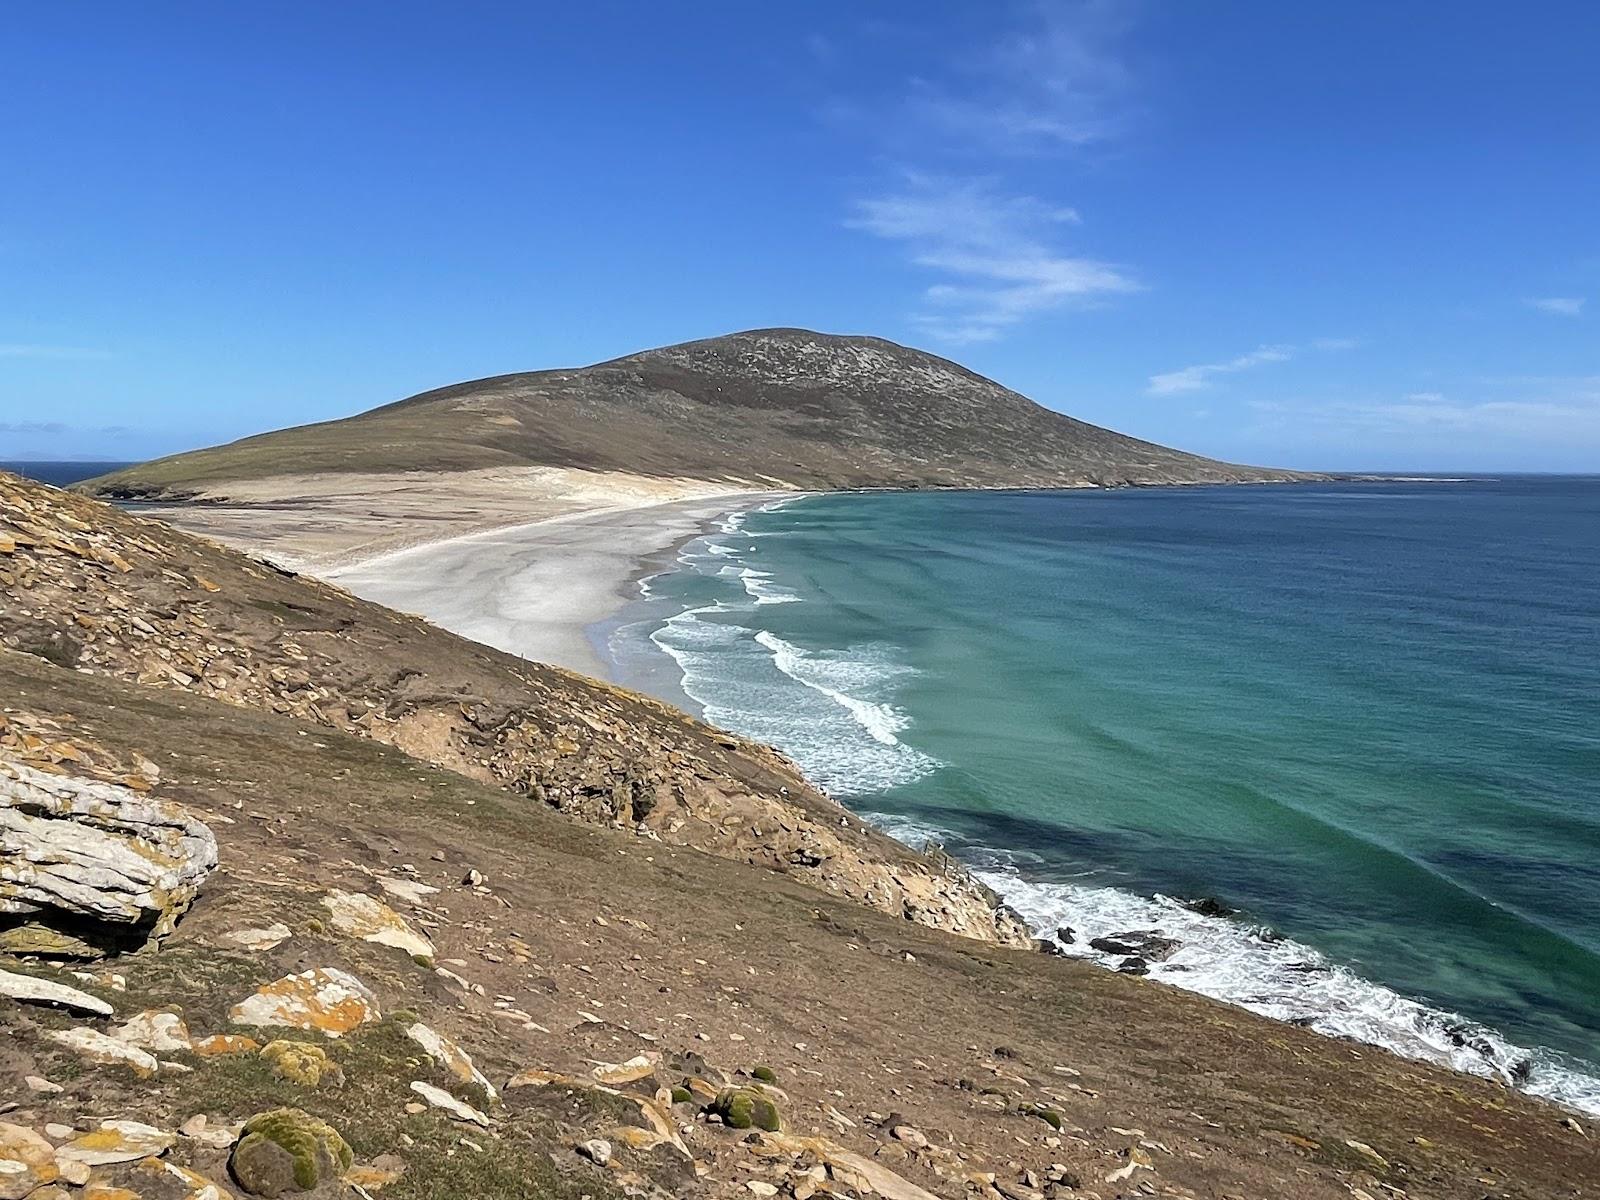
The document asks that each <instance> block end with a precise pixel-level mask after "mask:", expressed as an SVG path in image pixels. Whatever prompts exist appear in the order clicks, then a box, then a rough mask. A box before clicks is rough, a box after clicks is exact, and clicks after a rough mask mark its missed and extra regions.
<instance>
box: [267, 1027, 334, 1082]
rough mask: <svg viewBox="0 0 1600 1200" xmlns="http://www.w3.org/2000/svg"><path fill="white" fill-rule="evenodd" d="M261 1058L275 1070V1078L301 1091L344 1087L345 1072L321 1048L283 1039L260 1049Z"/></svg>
mask: <svg viewBox="0 0 1600 1200" xmlns="http://www.w3.org/2000/svg"><path fill="white" fill-rule="evenodd" d="M261 1057H262V1058H263V1059H265V1060H266V1061H267V1063H268V1064H269V1065H270V1066H271V1067H272V1072H273V1074H275V1075H277V1076H278V1077H279V1078H280V1079H287V1080H288V1081H289V1082H290V1083H298V1084H300V1085H301V1086H302V1087H309V1088H316V1087H321V1086H323V1085H324V1084H327V1085H328V1086H330V1087H342V1086H344V1071H343V1069H342V1068H341V1067H340V1066H339V1064H338V1063H336V1062H334V1061H333V1060H332V1059H331V1058H329V1057H328V1052H327V1051H326V1050H324V1049H322V1047H320V1046H312V1045H308V1044H307V1043H305V1042H291V1041H286V1040H283V1039H279V1040H278V1041H274V1042H268V1043H267V1044H266V1045H265V1046H263V1047H262V1048H261Z"/></svg>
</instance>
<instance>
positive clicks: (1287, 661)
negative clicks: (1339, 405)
mask: <svg viewBox="0 0 1600 1200" xmlns="http://www.w3.org/2000/svg"><path fill="white" fill-rule="evenodd" d="M649 590H650V599H649V601H648V604H647V606H646V608H645V609H643V610H641V613H640V623H639V624H636V625H633V626H631V627H629V628H626V629H624V630H623V631H621V633H620V635H619V636H621V637H624V638H626V637H630V636H631V637H636V638H637V637H639V636H642V635H644V634H650V635H653V641H654V644H655V645H657V646H660V647H662V648H664V649H666V650H667V651H669V652H670V653H671V654H672V656H673V658H674V659H675V660H676V661H677V662H678V665H679V666H680V667H681V668H682V669H683V672H684V687H685V688H686V690H687V691H688V692H689V694H690V695H691V696H693V697H694V698H695V699H696V700H697V701H698V702H700V703H701V704H702V705H703V706H704V707H705V709H706V711H707V714H708V715H709V716H710V717H711V718H713V719H714V720H718V721H720V722H723V723H725V724H727V725H730V726H732V727H735V728H738V729H741V730H744V731H746V732H749V733H751V734H753V735H755V736H759V737H763V738H766V739H768V740H770V741H772V742H774V743H775V744H777V745H779V746H781V747H783V748H784V749H786V750H788V751H789V752H790V753H791V754H793V755H795V756H796V758H797V759H798V760H799V761H800V763H801V764H802V766H804V767H805V768H806V769H807V770H808V772H809V773H811V774H812V775H813V777H814V778H817V779H819V780H820V781H821V782H823V783H824V784H825V785H826V786H828V787H829V788H830V789H831V790H833V791H834V792H835V793H836V794H838V795H841V796H842V797H845V798H846V799H847V800H848V802H849V803H851V804H852V806H854V807H856V808H858V809H860V810H861V811H863V812H866V813H868V814H870V815H872V816H873V817H874V819H877V820H879V821H881V822H882V823H884V824H885V825H886V826H887V827H888V828H890V829H891V830H892V831H895V832H897V833H899V834H900V835H901V836H904V837H907V838H909V839H912V840H916V839H917V838H918V837H926V836H930V835H933V836H938V837H939V838H940V840H944V841H947V842H949V843H950V844H951V845H952V847H953V848H955V849H957V850H958V851H959V852H960V853H961V854H962V855H963V857H965V858H966V859H967V860H968V861H969V862H971V863H973V864H974V865H975V866H977V867H978V868H979V869H980V870H981V871H983V872H984V874H985V876H986V878H989V879H990V880H991V881H992V882H994V883H996V884H997V885H998V886H1000V887H1001V888H1002V890H1004V892H1005V893H1006V895H1007V896H1008V898H1010V899H1011V900H1012V902H1013V903H1014V904H1016V905H1017V907H1018V908H1019V909H1021V910H1022V911H1023V912H1024V913H1025V915H1027V916H1029V917H1030V919H1032V920H1034V921H1035V922H1036V924H1037V925H1038V926H1039V928H1040V929H1041V930H1045V931H1049V930H1053V929H1054V928H1056V927H1057V926H1059V925H1062V924H1065V925H1069V926H1071V927H1072V928H1073V929H1074V930H1075V931H1076V934H1077V936H1076V937H1075V938H1074V941H1073V943H1072V944H1071V945H1070V946H1069V947H1068V949H1069V950H1071V951H1072V952H1075V953H1091V952H1090V951H1089V950H1088V949H1087V947H1086V946H1085V941H1086V940H1087V938H1089V937H1092V936H1095V934H1096V933H1106V932H1115V931H1118V930H1125V929H1142V928H1153V927H1158V926H1159V927H1162V928H1164V929H1165V930H1166V931H1167V932H1168V933H1169V934H1173V935H1175V936H1177V937H1179V938H1180V940H1182V941H1183V942H1184V948H1183V950H1181V951H1180V952H1179V953H1178V954H1177V955H1175V956H1174V957H1173V959H1172V960H1171V961H1170V962H1168V963H1164V964H1158V965H1157V966H1156V967H1155V968H1154V969H1153V970H1154V973H1155V974H1157V975H1159V976H1161V977H1163V978H1166V979H1168V980H1169V981H1170V982H1174V983H1179V984H1181V985H1183V986H1189V987H1194V988H1195V989H1196V990H1200V991H1206V992H1208V993H1210V994H1214V995H1220V996H1223V997H1224V998H1227V999H1231V1000H1235V1001H1236V1002H1240V1003H1245V1004H1248V1005H1250V1006H1251V1007H1255V1008H1257V1009H1259V1010H1260V1011H1264V1012H1269V1013H1271V1014H1272V1015H1275V1016H1280V1017H1283V1018H1285V1019H1291V1020H1300V1021H1302V1022H1304V1023H1307V1024H1312V1025H1315V1026H1316V1027H1318V1028H1323V1029H1326V1030H1328V1031H1329V1032H1337V1033H1342V1034H1350V1035H1353V1036H1359V1037H1363V1038H1365V1039H1366V1040H1370V1041H1377V1042H1382V1043H1384V1044H1388V1045H1391V1046H1394V1047H1395V1048H1397V1049H1401V1050H1403V1051H1405V1052H1407V1053H1413V1054H1418V1055H1422V1056H1427V1057H1433V1058H1439V1059H1443V1060H1446V1061H1452V1062H1455V1063H1456V1065H1458V1066H1463V1067H1466V1068H1467V1069H1474V1070H1483V1071H1489V1072H1497V1073H1500V1074H1503V1075H1506V1076H1508V1077H1511V1076H1518V1075H1521V1074H1525V1073H1527V1072H1528V1071H1529V1070H1533V1072H1534V1079H1533V1082H1532V1086H1533V1087H1534V1089H1535V1090H1542V1091H1545V1092H1547V1093H1551V1094H1558V1095H1561V1096H1563V1097H1565V1098H1567V1099H1568V1100H1571V1101H1573V1102H1576V1103H1580V1104H1586V1105H1591V1104H1592V1105H1594V1106H1600V1084H1596V1083H1595V1082H1594V1081H1593V1080H1592V1079H1589V1078H1587V1075H1588V1068H1586V1067H1584V1066H1582V1065H1581V1064H1574V1063H1572V1062H1563V1061H1562V1059H1561V1057H1560V1056H1561V1055H1566V1056H1572V1057H1574V1058H1577V1059H1588V1060H1596V1059H1600V904H1597V901H1600V481H1596V480H1588V479H1559V480H1557V479H1513V480H1505V481H1488V480H1481V481H1470V482H1465V483H1445V484H1431V485H1414V484H1412V485H1408V484H1383V485H1344V486H1338V487H1327V488H1307V487H1273V488H1234V489H1194V490H1179V491H1138V492H1133V491H1129V492H1115V493H1098V492H1097V493H1015V494H986V495H972V494H882V495H852V496H832V497H816V498H810V499H806V500H803V501H799V502H796V503H792V504H788V505H785V506H783V507H781V508H779V509H777V510H775V511H767V512H760V513H754V514H750V515H749V516H748V517H747V518H745V519H744V520H743V521H742V522H740V521H733V522H730V523H729V527H728V528H727V529H725V530H724V531H722V532H720V533H718V534H715V535H713V536H711V537H709V538H706V539H702V541H700V542H699V543H696V544H695V545H693V546H691V547H690V548H689V549H688V550H687V551H686V552H685V553H684V555H683V556H682V558H681V561H680V563H679V566H678V569H676V570H675V571H673V572H671V573H669V574H666V575H663V576H658V577H657V578H655V579H654V580H652V581H650V584H649ZM1199 895H1214V896H1220V897H1221V898H1223V899H1224V900H1225V901H1227V902H1228V903H1229V904H1230V905H1233V906H1235V907H1237V908H1240V909H1242V910H1244V917H1242V918H1241V919H1235V920H1216V919H1206V918H1201V917H1197V916H1195V915H1194V914H1193V913H1190V912H1188V911H1187V910H1184V909H1181V908H1179V907H1178V906H1176V905H1174V904H1171V903H1166V902H1163V901H1161V900H1159V899H1155V897H1158V896H1176V897H1184V896H1199ZM1263 926H1266V927H1270V928H1271V929H1272V930H1274V931H1277V933H1279V934H1281V935H1284V936H1285V938H1286V939H1287V940H1284V941H1277V940H1273V937H1275V936H1276V935H1273V937H1262V936H1261V935H1260V927H1263ZM1098 957H1102V958H1106V957H1107V956H1104V955H1100V956H1098ZM1108 961H1114V960H1112V959H1109V958H1108ZM1417 1002H1420V1003H1417ZM1450 1014H1460V1016H1461V1017H1462V1018H1465V1020H1460V1019H1457V1018H1455V1017H1453V1016H1451V1015H1450ZM1520 1047H1543V1048H1547V1049H1549V1050H1553V1051H1556V1052H1557V1054H1556V1055H1546V1054H1539V1055H1532V1056H1530V1055H1527V1054H1524V1053H1523V1052H1522V1050H1521V1049H1520Z"/></svg>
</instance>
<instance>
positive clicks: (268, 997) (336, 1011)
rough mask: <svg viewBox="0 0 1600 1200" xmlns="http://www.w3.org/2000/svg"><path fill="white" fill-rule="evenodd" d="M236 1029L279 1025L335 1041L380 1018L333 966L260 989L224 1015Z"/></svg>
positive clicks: (361, 987) (360, 987)
mask: <svg viewBox="0 0 1600 1200" xmlns="http://www.w3.org/2000/svg"><path fill="white" fill-rule="evenodd" d="M228 1015H229V1016H230V1017H231V1018H232V1020H233V1021H234V1022H235V1023H236V1024H239V1025H281V1026H285V1027H287V1028H290V1029H314V1030H316V1031H317V1032H318V1033H322V1034H326V1035H327V1036H328V1037H339V1036H341V1035H342V1034H346V1033H349V1032H350V1031H351V1030H353V1029H357V1028H359V1027H360V1026H362V1025H364V1024H366V1023H367V1022H368V1021H377V1020H380V1019H382V1016H383V1014H382V1013H381V1012H380V1011H379V1009H378V998H377V997H376V996H374V995H373V994H372V990H371V989H370V988H368V987H367V985H366V984H364V983H362V982H361V981H360V980H359V979H357V978H356V977H355V976H354V975H351V974H350V973H349V972H347V971H341V970H339V969H338V968H337V967H313V968H312V969H311V970H309V971H302V972H300V973H299V974H297V975H285V976H284V977H283V978H282V979H277V980H274V981H273V982H271V983H269V984H266V985H264V986H263V987H261V988H259V989H258V990H257V991H256V992H255V993H254V994H253V995H250V996H246V997H245V998H244V999H243V1000H241V1001H240V1002H239V1003H238V1004H235V1005H234V1006H233V1008H232V1009H230V1010H229V1014H228Z"/></svg>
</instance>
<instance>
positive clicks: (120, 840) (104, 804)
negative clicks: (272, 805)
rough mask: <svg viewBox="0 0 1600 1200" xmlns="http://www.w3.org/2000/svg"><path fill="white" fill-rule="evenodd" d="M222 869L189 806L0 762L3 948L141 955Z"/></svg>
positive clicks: (214, 846) (206, 832)
mask: <svg viewBox="0 0 1600 1200" xmlns="http://www.w3.org/2000/svg"><path fill="white" fill-rule="evenodd" d="M216 865H217V841H216V838H215V836H213V834H212V832H211V830H210V828H209V827H208V826H207V825H206V824H205V823H204V822H203V821H201V820H199V819H198V818H197V817H195V816H193V815H192V814H191V813H189V811H188V810H187V809H185V808H183V807H182V806H181V805H177V804H172V803H170V802H168V801H165V800H157V799H154V798H153V797H150V796H147V795H143V794H141V793H139V792H137V791H134V790H133V789H131V788H128V787H123V786H119V785H117V784H112V783H105V782H101V781H98V780H92V779H79V778H74V777H72V776H68V775H56V774H50V773H48V772H45V771H41V770H39V769H37V768H35V767H30V766H28V765H26V764H24V763H20V762H13V761H5V760H0V949H3V950H10V951H13V952H19V953H20V952H26V953H34V954H52V955H58V956H63V957H90V956H94V955H97V954H100V953H104V952H106V951H108V950H117V949H128V948H136V947H138V946H140V945H142V944H144V943H145V942H146V941H148V940H149V939H151V938H159V937H162V936H164V935H166V934H167V933H170V932H171V931H172V929H173V927H174V926H175V925H176V924H177V921H178V918H179V917H180V916H182V914H183V913H184V912H185V911H186V910H187V909H188V907H189V905H190V903H191V902H192V901H193V900H194V897H195V895H196V894H197V893H198V892H199V890H200V886H201V884H203V883H204V882H205V879H206V877H207V876H208V875H209V874H210V873H211V871H212V870H213V869H214V868H215V867H216Z"/></svg>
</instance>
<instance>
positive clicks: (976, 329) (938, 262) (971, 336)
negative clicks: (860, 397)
mask: <svg viewBox="0 0 1600 1200" xmlns="http://www.w3.org/2000/svg"><path fill="white" fill-rule="evenodd" d="M1080 220H1081V218H1080V217H1079V215H1078V213H1077V212H1076V211H1075V210H1074V209H1070V208H1063V207H1059V206H1055V205H1051V204H1048V203H1046V202H1045V201H1043V200H1040V199H1038V198H1037V197H1035V196H1009V195H1005V194H1002V193H1001V192H999V191H998V190H997V189H996V187H995V185H994V183H993V181H991V180H987V179H951V178H941V177H936V176H929V175H922V174H915V173H913V174H908V175H907V176H906V180H905V184H904V186H903V187H902V188H901V189H900V190H899V191H896V192H894V193H892V194H889V195H885V196H878V197H873V198H869V199H864V200H858V201H857V202H856V204H855V215H854V216H853V217H851V218H850V219H849V220H847V221H846V222H845V224H846V226H847V227H849V228H851V229H856V230H859V231H861V232H863V233H869V234H871V235H873V236H874V237H879V238H885V239H887V240H890V241H896V242H901V243H904V244H905V245H906V247H907V249H908V254H909V261H910V262H912V263H913V264H915V265H916V266H919V267H923V268H926V269H928V270H930V271H934V272H938V273H939V274H941V275H943V276H944V279H943V280H941V281H940V282H938V283H935V284H933V285H931V286H929V287H928V288H927V289H926V290H925V291H924V293H923V300H924V305H923V307H922V309H921V310H920V311H918V312H917V313H915V314H914V315H913V316H912V320H913V321H914V322H915V323H916V324H917V325H919V326H921V327H922V328H923V329H924V330H926V331H927V332H928V333H929V334H931V335H932V336H934V337H937V338H940V339H942V340H944V341H948V342H955V343H972V342H987V341H993V340H995V339H996V338H998V337H1000V336H1001V335H1002V334H1003V333H1004V332H1005V331H1006V330H1008V329H1010V328H1011V327H1012V326H1015V325H1016V324H1018V323H1019V322H1021V321H1024V320H1026V319H1027V318H1029V317H1032V316H1035V315H1038V314H1039V313H1043V312H1046V311H1049V310H1051V309H1054V308H1058V307H1061V306H1062V305H1065V304H1068V303H1078V304H1090V303H1094V302H1096V301H1097V300H1099V299H1100V298H1102V297H1105V296H1108V295H1115V294H1120V293H1128V292H1133V291H1137V290H1139V284H1138V283H1137V282H1136V281H1135V280H1134V279H1133V278H1132V277H1131V276H1129V275H1128V274H1127V273H1125V271H1124V270H1123V269H1122V268H1120V267H1118V266H1115V265H1113V264H1111V263H1105V262H1100V261H1098V260H1096V259H1091V258H1080V257H1076V256H1072V255H1068V254H1065V253H1063V252H1062V251H1061V250H1060V249H1059V248H1057V247H1056V246H1055V245H1054V244H1053V239H1054V237H1056V236H1059V233H1060V231H1061V229H1062V228H1063V227H1066V226H1076V225H1078V224H1079V223H1080Z"/></svg>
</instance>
